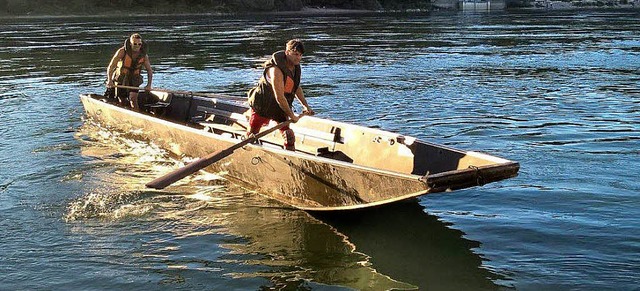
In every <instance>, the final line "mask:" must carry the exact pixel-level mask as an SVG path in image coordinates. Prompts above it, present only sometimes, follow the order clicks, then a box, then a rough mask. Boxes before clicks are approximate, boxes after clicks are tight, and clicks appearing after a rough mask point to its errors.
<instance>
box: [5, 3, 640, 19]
mask: <svg viewBox="0 0 640 291" xmlns="http://www.w3.org/2000/svg"><path fill="white" fill-rule="evenodd" d="M638 3H639V4H637V5H634V4H626V5H619V4H617V5H612V6H607V5H603V6H598V5H589V6H586V5H585V6H576V5H573V4H572V3H568V2H563V1H548V0H538V1H536V2H534V4H536V5H535V6H532V7H506V8H504V9H498V10H492V11H519V10H520V11H568V10H604V11H606V10H640V1H638ZM447 11H448V12H455V11H460V12H463V11H464V10H462V9H457V8H442V7H437V6H434V7H433V8H432V9H431V10H424V9H410V10H363V9H341V8H318V7H303V8H302V9H301V10H298V11H271V12H205V13H189V12H184V13H125V12H124V11H114V12H109V13H93V14H31V13H28V14H26V15H9V14H0V19H38V18H86V17H111V16H145V17H147V16H158V17H161V16H169V17H180V16H218V17H229V16H241V17H247V16H255V15H258V16H269V15H274V16H331V15H351V14H353V15H366V14H393V13H407V14H423V13H430V12H447ZM476 11H478V12H481V11H485V10H480V9H479V10H476Z"/></svg>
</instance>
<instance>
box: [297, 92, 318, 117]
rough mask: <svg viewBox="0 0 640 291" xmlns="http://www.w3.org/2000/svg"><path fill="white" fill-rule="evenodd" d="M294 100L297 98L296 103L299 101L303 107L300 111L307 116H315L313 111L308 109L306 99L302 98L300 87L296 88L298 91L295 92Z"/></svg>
mask: <svg viewBox="0 0 640 291" xmlns="http://www.w3.org/2000/svg"><path fill="white" fill-rule="evenodd" d="M296 98H298V101H300V103H301V104H302V106H303V107H304V108H303V109H302V112H303V113H307V115H314V114H315V112H314V111H313V109H311V107H309V104H308V103H307V99H306V98H304V93H303V92H302V86H298V90H296Z"/></svg>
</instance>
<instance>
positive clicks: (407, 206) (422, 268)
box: [315, 200, 505, 290]
mask: <svg viewBox="0 0 640 291" xmlns="http://www.w3.org/2000/svg"><path fill="white" fill-rule="evenodd" d="M315 216H316V217H317V218H319V219H321V220H323V221H325V222H326V223H328V224H330V225H332V226H333V227H335V228H336V230H337V231H339V232H340V233H342V234H344V235H345V236H347V238H348V241H349V242H351V243H353V244H354V245H355V246H356V251H357V252H361V253H364V254H366V255H368V256H369V257H370V258H369V261H370V262H371V264H372V267H373V268H375V269H376V270H377V271H378V272H380V273H383V274H386V275H388V276H390V277H391V278H393V279H395V280H398V281H402V282H406V283H410V284H413V285H416V286H419V289H421V290H497V289H504V288H505V287H504V286H498V285H496V284H495V283H494V281H495V280H501V279H505V278H504V276H501V275H498V274H495V273H493V272H491V271H489V270H487V269H485V268H483V267H482V266H481V265H482V259H481V258H480V257H479V256H478V255H477V254H475V253H473V251H472V250H471V249H473V248H477V247H478V246H479V245H480V243H479V242H476V241H472V240H468V239H465V238H463V237H462V236H463V235H464V233H463V232H462V231H459V230H455V229H451V228H449V227H448V226H447V224H445V223H444V222H442V221H440V220H439V219H438V218H437V217H436V216H433V215H429V214H428V213H425V212H424V207H423V206H421V205H420V204H419V203H418V202H417V201H415V200H408V201H404V202H399V203H395V204H390V205H385V206H382V207H380V208H375V209H363V210H360V211H353V212H342V213H318V214H316V215H315Z"/></svg>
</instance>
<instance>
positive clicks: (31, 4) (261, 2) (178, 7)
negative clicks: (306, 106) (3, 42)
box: [0, 0, 430, 15]
mask: <svg viewBox="0 0 640 291" xmlns="http://www.w3.org/2000/svg"><path fill="white" fill-rule="evenodd" d="M304 7H308V8H328V9H359V10H404V9H429V7H430V1H429V0H0V15H69V14H73V15H83V14H121V13H123V12H124V13H127V12H129V13H149V14H162V13H169V14H174V13H252V12H275V11H300V10H302V9H303V8H304Z"/></svg>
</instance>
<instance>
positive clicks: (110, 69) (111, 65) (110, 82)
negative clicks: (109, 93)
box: [107, 48, 124, 88]
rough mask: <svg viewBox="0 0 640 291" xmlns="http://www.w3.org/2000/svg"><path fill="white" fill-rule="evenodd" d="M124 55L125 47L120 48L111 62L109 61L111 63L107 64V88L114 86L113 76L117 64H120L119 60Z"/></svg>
mask: <svg viewBox="0 0 640 291" xmlns="http://www.w3.org/2000/svg"><path fill="white" fill-rule="evenodd" d="M123 57H124V48H120V49H118V51H116V53H115V55H113V58H111V62H109V65H108V66H107V88H111V87H113V79H111V77H112V76H113V71H114V70H115V69H116V64H118V61H120V60H121V59H122V58H123Z"/></svg>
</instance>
